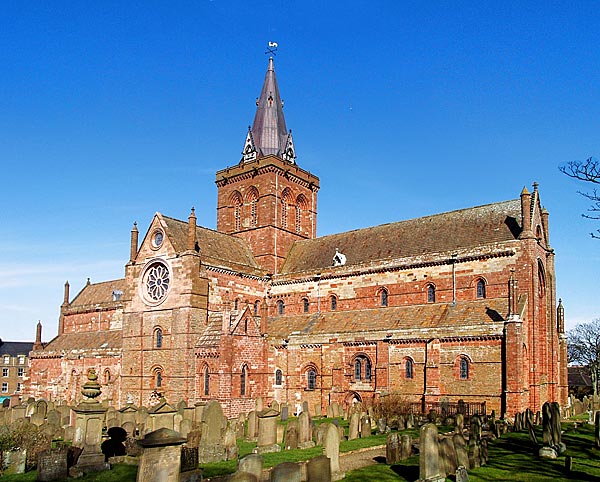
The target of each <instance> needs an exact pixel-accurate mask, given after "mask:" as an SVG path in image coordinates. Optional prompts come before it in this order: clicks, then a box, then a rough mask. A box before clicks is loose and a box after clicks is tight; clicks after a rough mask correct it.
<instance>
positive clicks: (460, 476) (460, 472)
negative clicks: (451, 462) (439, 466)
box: [455, 465, 469, 482]
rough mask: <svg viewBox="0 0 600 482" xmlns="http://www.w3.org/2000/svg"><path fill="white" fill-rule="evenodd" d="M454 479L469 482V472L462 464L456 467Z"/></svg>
mask: <svg viewBox="0 0 600 482" xmlns="http://www.w3.org/2000/svg"><path fill="white" fill-rule="evenodd" d="M455 480H456V482H469V474H468V473H467V468H466V467H465V466H464V465H461V466H460V467H458V468H457V469H456V474H455Z"/></svg>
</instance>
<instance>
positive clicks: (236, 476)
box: [227, 472, 260, 482]
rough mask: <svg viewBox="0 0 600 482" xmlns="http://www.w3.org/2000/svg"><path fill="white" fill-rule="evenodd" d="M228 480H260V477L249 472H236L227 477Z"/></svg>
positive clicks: (239, 481) (235, 481) (232, 481)
mask: <svg viewBox="0 0 600 482" xmlns="http://www.w3.org/2000/svg"><path fill="white" fill-rule="evenodd" d="M227 482H260V479H259V478H257V477H256V475H254V474H250V473H248V472H236V473H235V474H233V475H231V476H230V477H229V478H228V479H227Z"/></svg>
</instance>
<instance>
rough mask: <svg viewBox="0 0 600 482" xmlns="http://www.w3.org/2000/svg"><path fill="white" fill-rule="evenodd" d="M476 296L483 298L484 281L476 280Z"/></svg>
mask: <svg viewBox="0 0 600 482" xmlns="http://www.w3.org/2000/svg"><path fill="white" fill-rule="evenodd" d="M477 298H485V281H483V280H482V279H481V278H480V279H478V280H477Z"/></svg>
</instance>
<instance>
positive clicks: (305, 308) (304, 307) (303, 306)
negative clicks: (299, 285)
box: [302, 298, 309, 313]
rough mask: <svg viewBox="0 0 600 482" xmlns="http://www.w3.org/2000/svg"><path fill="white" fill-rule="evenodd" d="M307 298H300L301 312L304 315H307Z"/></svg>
mask: <svg viewBox="0 0 600 482" xmlns="http://www.w3.org/2000/svg"><path fill="white" fill-rule="evenodd" d="M308 307H309V305H308V298H302V311H304V313H308Z"/></svg>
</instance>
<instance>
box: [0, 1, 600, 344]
mask: <svg viewBox="0 0 600 482" xmlns="http://www.w3.org/2000/svg"><path fill="white" fill-rule="evenodd" d="M29 3H30V2H4V5H3V6H2V9H1V18H2V22H1V23H2V27H1V28H0V66H1V68H0V165H1V166H2V171H1V179H2V186H1V189H0V201H1V205H2V208H1V211H0V226H1V231H0V232H1V233H2V236H1V237H0V253H2V257H3V260H2V268H0V274H1V276H0V337H1V338H2V339H4V340H33V337H34V335H35V325H36V323H37V321H38V320H41V321H42V323H43V325H44V335H43V338H44V340H49V339H51V338H52V337H53V336H55V334H56V330H57V321H58V314H59V305H60V303H61V302H62V290H63V284H64V282H65V280H67V279H68V280H69V281H70V283H71V292H72V295H75V294H76V293H77V292H78V291H79V290H80V289H81V288H82V287H83V285H84V283H85V281H86V278H87V277H91V279H92V281H93V282H95V281H103V280H108V279H114V278H119V277H122V276H123V274H124V264H125V262H126V261H127V259H128V253H129V235H130V234H129V233H130V229H131V226H132V223H133V221H137V222H138V225H139V226H140V231H141V232H142V234H144V232H145V229H146V228H147V226H148V223H149V222H150V220H151V218H152V216H153V214H154V213H155V212H156V211H160V212H162V213H164V214H166V215H169V216H173V217H178V218H180V219H186V218H187V216H188V214H189V210H190V207H191V206H195V207H196V213H197V216H198V222H199V223H200V224H202V225H204V226H208V227H214V226H215V218H216V211H215V207H216V187H215V185H214V173H215V171H216V170H218V169H221V168H223V167H225V166H228V165H233V164H236V163H237V162H238V161H239V159H240V152H241V149H242V146H243V141H244V138H245V134H246V129H247V126H248V125H249V124H250V123H251V122H252V120H253V118H254V109H255V105H254V101H255V98H256V97H257V96H258V94H259V93H260V87H261V84H262V81H263V78H264V73H265V70H266V67H267V57H266V56H265V55H264V51H265V48H266V45H267V42H268V41H269V40H272V41H276V42H278V43H279V52H278V54H277V56H276V58H275V69H276V71H277V77H278V81H279V86H280V89H281V93H282V97H283V99H284V101H285V114H286V121H287V124H288V128H291V129H292V130H293V132H294V141H295V144H296V149H297V153H298V164H299V165H300V166H301V167H303V168H305V169H307V170H309V171H311V172H313V173H315V174H316V175H318V176H319V177H320V178H321V191H320V194H319V217H318V223H319V225H318V234H319V235H324V234H329V233H334V232H340V231H345V230H350V229H354V228H359V227H365V226H371V225H376V224H381V223H386V222H392V221H398V220H402V219H409V218H413V217H418V216H423V215H428V214H434V213H438V212H443V211H450V210H454V209H460V208H464V207H469V206H474V205H479V204H487V203H491V202H496V201H503V200H506V199H514V198H517V197H518V196H519V193H520V191H521V189H522V188H523V186H524V185H526V186H528V188H529V189H530V190H531V184H532V183H533V182H534V181H537V182H539V184H540V194H541V200H542V204H543V205H544V206H545V207H546V208H547V209H548V210H549V211H550V230H551V232H550V239H551V244H552V245H553V247H554V248H555V250H556V253H557V257H556V260H557V268H556V269H557V276H558V281H557V287H558V289H557V292H558V296H559V297H562V298H563V302H564V305H565V308H566V315H567V326H568V327H572V326H573V325H574V324H575V323H577V322H583V321H590V320H591V319H593V318H597V317H600V305H599V300H598V279H599V277H598V273H599V272H600V255H599V250H600V241H594V240H592V239H591V238H590V236H589V233H590V232H591V231H593V230H595V229H596V228H597V227H598V223H594V222H593V221H589V220H585V219H583V218H582V217H581V213H582V212H584V211H585V210H586V208H587V207H588V203H587V202H586V200H585V199H584V198H582V197H581V196H578V195H577V192H576V191H577V190H578V189H580V190H581V189H586V188H587V186H585V185H584V184H580V183H577V182H576V181H573V180H571V179H568V178H567V177H565V176H564V175H562V174H560V173H559V171H558V166H559V165H560V164H562V163H564V162H566V161H570V160H583V159H585V158H587V157H588V156H592V155H593V156H599V155H600V88H599V86H600V78H599V77H600V58H599V55H598V45H600V28H598V26H599V25H600V9H599V8H598V3H597V2H572V1H569V2H556V1H552V2H522V1H519V2H399V1H388V2H373V1H361V2H358V1H345V2H322V1H319V2H313V1H303V2H291V1H273V2H250V1H221V0H213V1H208V0H206V1H201V0H199V1H194V2H122V1H119V2H79V3H78V2H75V3H73V2H68V3H67V2H31V5H29ZM24 4H27V5H24ZM34 5H35V6H34Z"/></svg>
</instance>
